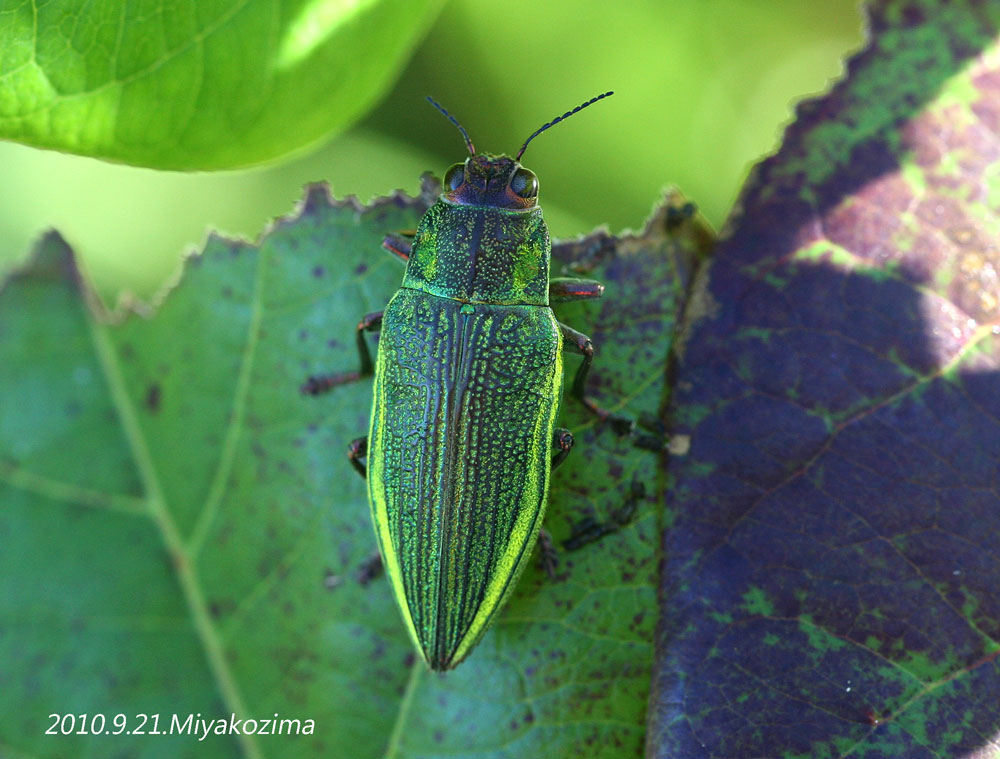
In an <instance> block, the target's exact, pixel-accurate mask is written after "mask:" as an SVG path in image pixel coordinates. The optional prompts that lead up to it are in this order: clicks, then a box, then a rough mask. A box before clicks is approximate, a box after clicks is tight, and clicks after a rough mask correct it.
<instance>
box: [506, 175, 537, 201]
mask: <svg viewBox="0 0 1000 759" xmlns="http://www.w3.org/2000/svg"><path fill="white" fill-rule="evenodd" d="M510 189H511V190H513V191H514V194H515V195H517V196H518V197H519V198H533V197H535V196H536V195H538V177H536V176H535V175H534V174H533V173H531V172H530V171H528V170H527V169H518V170H517V171H515V172H514V176H513V177H512V178H511V180H510Z"/></svg>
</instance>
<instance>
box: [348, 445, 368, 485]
mask: <svg viewBox="0 0 1000 759" xmlns="http://www.w3.org/2000/svg"><path fill="white" fill-rule="evenodd" d="M367 455H368V438H367V436H366V437H359V438H355V439H354V440H352V441H351V444H350V445H348V446H347V458H348V460H349V461H350V462H351V466H352V467H354V471H355V472H357V473H358V474H360V475H361V479H363V480H367V479H368V467H367V466H365V465H364V464H363V463H361V459H363V458H365V457H366V456H367Z"/></svg>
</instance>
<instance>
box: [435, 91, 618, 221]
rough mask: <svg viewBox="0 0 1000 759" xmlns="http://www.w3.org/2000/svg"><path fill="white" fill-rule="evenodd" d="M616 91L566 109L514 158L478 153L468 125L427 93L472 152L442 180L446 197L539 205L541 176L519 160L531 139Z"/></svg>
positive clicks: (517, 207)
mask: <svg viewBox="0 0 1000 759" xmlns="http://www.w3.org/2000/svg"><path fill="white" fill-rule="evenodd" d="M613 94H614V93H613V92H605V93H604V94H603V95H598V96H597V97H595V98H591V99H590V100H588V101H587V102H586V103H583V104H581V105H578V106H577V107H576V108H574V109H573V110H571V111H566V113H564V114H563V115H562V116H558V117H556V118H554V119H552V121H550V122H548V123H547V124H543V125H542V126H541V127H539V128H538V129H536V130H535V131H534V133H533V134H532V135H531V136H530V137H529V138H528V139H526V140H525V141H524V144H523V145H522V146H521V149H520V150H519V151H518V152H517V155H516V156H515V157H514V158H509V157H507V156H505V155H491V154H489V153H477V152H476V147H475V145H473V144H472V140H471V139H469V134H468V132H466V131H465V128H464V127H463V126H462V125H461V124H459V123H458V120H457V119H456V118H455V117H454V116H452V115H451V114H450V113H448V111H446V110H445V109H444V108H443V107H442V106H441V105H440V104H439V103H437V102H436V101H435V100H434V99H433V98H431V97H428V98H427V100H429V101H430V103H431V105H433V106H434V107H435V108H437V109H438V110H439V111H441V113H442V114H444V116H445V118H447V119H448V120H449V121H450V122H451V123H452V124H454V125H455V126H456V127H458V130H459V131H460V132H461V133H462V137H464V138H465V147H466V148H468V150H469V154H470V157H469V158H466V159H465V162H464V163H456V164H455V165H454V166H452V167H451V168H450V169H448V171H447V172H446V173H445V175H444V182H443V185H444V187H443V189H444V196H445V198H446V199H447V200H448V201H449V202H451V203H455V204H458V205H466V206H492V207H494V208H505V209H508V210H512V211H526V210H530V209H532V208H535V207H537V206H538V177H536V176H535V175H534V173H532V172H531V171H528V169H526V168H524V167H523V166H521V164H520V163H519V161H520V160H521V156H522V155H524V151H525V149H526V148H527V147H528V143H529V142H531V141H532V140H533V139H535V137H537V136H538V135H540V134H541V133H542V132H544V131H545V130H546V129H548V128H549V127H551V126H554V125H556V124H558V123H559V122H560V121H563V120H564V119H568V118H569V117H570V116H572V115H573V114H574V113H577V112H578V111H582V110H583V109H584V108H586V107H587V106H588V105H593V104H594V103H596V102H597V101H598V100H602V99H604V98H606V97H607V96H608V95H613Z"/></svg>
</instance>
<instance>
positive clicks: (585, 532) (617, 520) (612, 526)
mask: <svg viewBox="0 0 1000 759" xmlns="http://www.w3.org/2000/svg"><path fill="white" fill-rule="evenodd" d="M645 497H646V488H645V486H644V485H643V484H642V483H641V482H639V481H638V480H635V481H633V482H632V487H631V488H630V489H629V494H628V497H627V498H626V499H625V503H623V504H622V505H621V507H620V508H618V509H616V510H615V511H613V512H611V514H610V515H609V517H608V519H606V520H605V521H603V522H598V521H597V520H596V519H594V518H593V517H587V518H585V519H583V520H581V521H580V522H577V523H576V524H575V525H573V529H572V530H571V532H570V536H569V537H568V538H566V540H564V541H563V548H565V549H566V550H567V551H576V550H577V549H580V548H583V547H584V546H585V545H589V544H590V543H594V542H596V541H598V540H600V539H601V538H603V537H604V536H605V535H610V534H611V533H613V532H618V530H620V529H621V528H622V527H624V526H625V525H627V524H628V523H629V522H631V521H632V517H634V516H635V511H636V509H637V508H638V507H639V501H641V500H642V499H643V498H645Z"/></svg>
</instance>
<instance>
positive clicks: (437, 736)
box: [434, 730, 444, 743]
mask: <svg viewBox="0 0 1000 759" xmlns="http://www.w3.org/2000/svg"><path fill="white" fill-rule="evenodd" d="M434 742H435V743H443V742H444V733H443V732H441V731H440V730H435V731H434Z"/></svg>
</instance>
